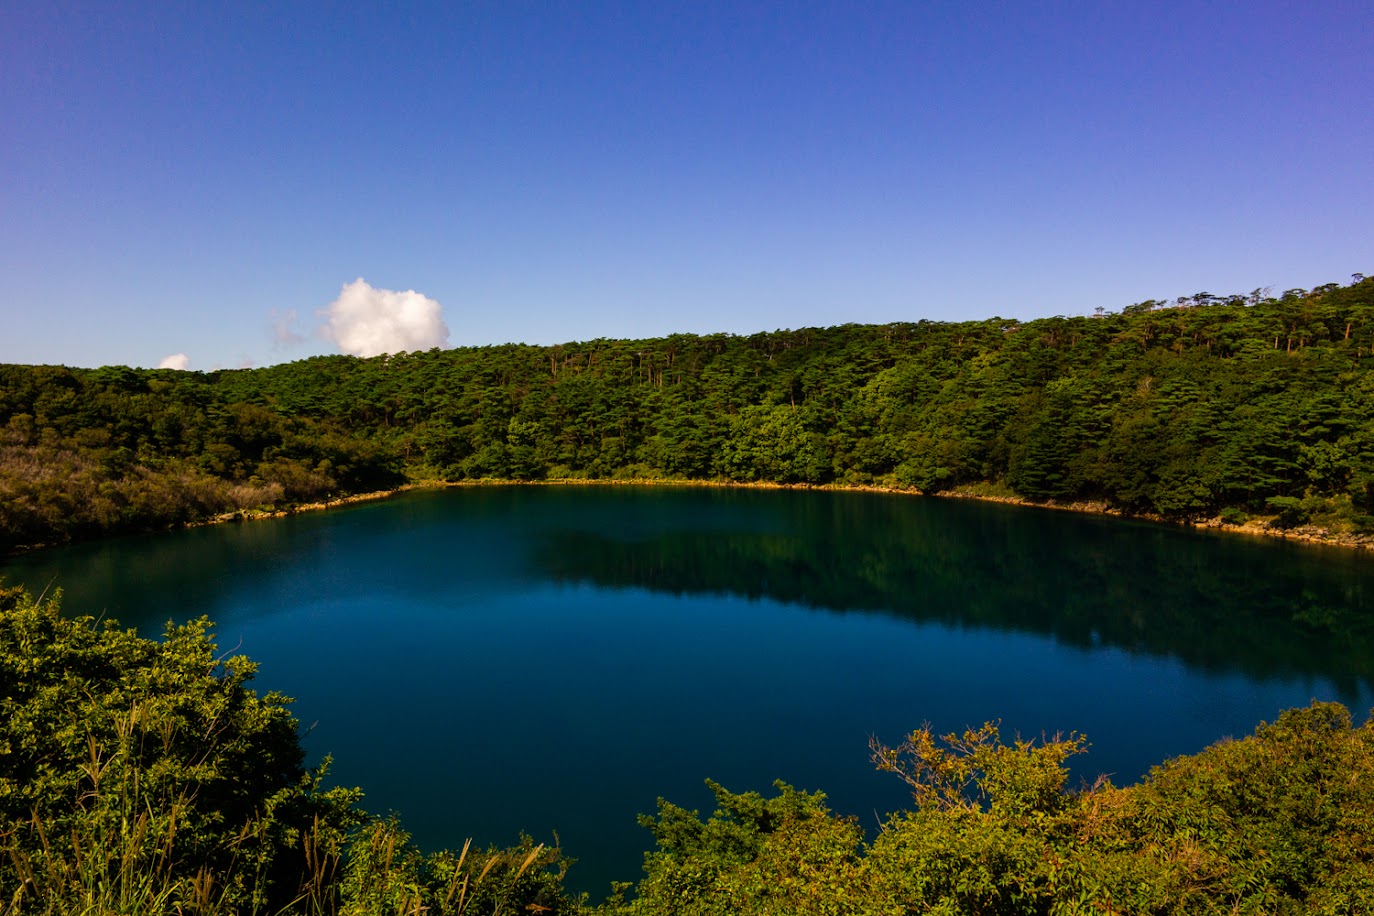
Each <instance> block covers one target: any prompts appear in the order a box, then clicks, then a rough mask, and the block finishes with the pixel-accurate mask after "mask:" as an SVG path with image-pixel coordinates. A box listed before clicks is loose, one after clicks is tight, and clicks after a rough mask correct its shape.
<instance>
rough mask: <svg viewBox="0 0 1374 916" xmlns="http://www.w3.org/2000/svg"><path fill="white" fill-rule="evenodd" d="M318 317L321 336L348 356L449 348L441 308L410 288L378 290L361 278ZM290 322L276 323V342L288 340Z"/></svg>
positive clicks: (289, 315) (292, 318) (290, 314)
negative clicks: (320, 322)
mask: <svg viewBox="0 0 1374 916" xmlns="http://www.w3.org/2000/svg"><path fill="white" fill-rule="evenodd" d="M319 314H320V316H321V317H323V318H324V326H323V327H322V328H321V329H320V333H321V334H322V336H323V337H324V338H325V339H326V340H329V341H332V342H333V343H334V344H335V345H336V346H338V348H339V349H340V350H341V351H343V352H344V353H348V354H351V355H353V356H378V355H380V354H382V353H398V352H400V351H402V350H406V351H414V350H428V349H430V348H432V347H442V346H445V345H447V344H448V325H446V324H444V307H443V306H442V305H440V304H439V303H438V302H437V301H435V300H434V299H431V298H429V297H428V296H425V295H423V294H421V293H417V292H415V290H413V289H408V290H406V291H405V292H398V291H396V290H394V289H377V288H375V287H373V286H371V285H370V284H368V282H367V281H366V280H364V279H363V278H362V277H359V278H358V279H356V280H354V281H353V282H352V283H345V284H344V286H343V289H342V290H340V291H339V298H337V299H335V300H334V301H333V302H331V303H329V305H328V306H327V307H326V308H324V309H322V310H320V313H319ZM294 321H295V313H294V312H288V313H286V315H285V316H283V317H282V318H281V319H280V320H279V321H278V323H277V325H276V326H275V333H276V337H277V340H278V341H280V342H283V343H287V342H291V337H292V336H293V335H294V332H293V331H292V330H291V324H292V323H293V322H294Z"/></svg>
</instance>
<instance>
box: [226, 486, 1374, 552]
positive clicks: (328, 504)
mask: <svg viewBox="0 0 1374 916" xmlns="http://www.w3.org/2000/svg"><path fill="white" fill-rule="evenodd" d="M483 486H516V487H525V486H635V487H652V486H667V487H732V488H745V489H749V488H752V489H760V490H831V491H844V492H855V493H887V494H892V495H898V496H931V497H933V498H937V499H972V500H977V501H979V502H992V503H1002V504H1004V505H1009V506H1029V507H1032V508H1039V509H1054V510H1057V511H1061V512H1079V513H1084V514H1088V515H1105V516H1112V517H1115V518H1125V519H1133V520H1135V521H1144V522H1154V523H1157V524H1162V525H1180V526H1183V527H1188V528H1203V529H1208V530H1212V531H1220V532H1224V533H1227V534H1240V535H1248V536H1250V537H1265V538H1278V539H1280V540H1285V541H1296V542H1299V543H1304V544H1314V545H1319V546H1323V547H1340V548H1344V549H1347V550H1374V535H1370V534H1355V533H1352V532H1335V531H1331V530H1329V529H1326V528H1322V527H1319V526H1317V525H1300V526H1297V527H1294V528H1277V527H1274V526H1273V525H1272V524H1271V522H1272V521H1273V518H1274V517H1273V516H1257V517H1254V518H1251V519H1249V520H1247V521H1246V522H1244V523H1243V524H1232V523H1230V522H1226V521H1223V520H1222V519H1221V518H1220V517H1219V516H1217V517H1213V518H1206V519H1196V520H1192V521H1186V520H1185V521H1180V520H1175V519H1166V518H1164V517H1163V516H1159V515H1154V514H1151V513H1141V514H1133V513H1127V512H1123V511H1122V510H1120V509H1117V508H1115V507H1113V506H1109V505H1108V504H1106V503H1105V502H1095V501H1067V502H1065V501H1059V500H1053V499H1050V500H1043V501H1042V500H1032V499H1026V498H1025V497H1022V496H1008V495H1002V494H993V493H980V492H978V491H977V490H973V489H967V488H957V489H953V490H945V491H942V492H939V493H930V494H927V493H923V492H922V491H920V490H916V489H910V488H903V487H888V486H881V485H874V484H833V483H832V484H807V483H774V482H771V481H758V482H748V483H741V482H737V481H724V480H674V479H668V478H657V477H654V478H626V479H600V480H595V479H585V478H559V479H554V480H461V481H449V482H441V481H417V482H414V483H409V484H405V485H404V486H400V487H396V488H395V489H391V490H380V491H377V492H374V493H358V494H354V495H352V496H344V497H340V498H338V499H331V500H327V501H324V502H316V503H308V504H304V505H299V506H292V507H290V508H286V509H279V510H270V511H262V512H249V513H245V512H232V513H226V514H225V515H222V516H219V517H217V518H215V519H211V520H207V521H205V522H200V523H199V524H217V523H220V522H228V521H244V520H248V519H255V518H280V517H283V516H287V515H293V514H295V513H297V512H311V511H322V510H328V509H333V508H338V507H340V506H346V505H352V504H355V503H360V502H370V501H373V500H378V499H387V498H388V497H391V496H395V495H397V494H398V493H403V492H407V491H410V490H417V489H444V488H448V487H483Z"/></svg>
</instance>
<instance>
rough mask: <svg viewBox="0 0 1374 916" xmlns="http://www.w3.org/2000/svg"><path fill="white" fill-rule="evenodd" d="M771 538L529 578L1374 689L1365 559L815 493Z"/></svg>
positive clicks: (566, 532)
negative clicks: (1009, 636) (721, 599)
mask: <svg viewBox="0 0 1374 916" xmlns="http://www.w3.org/2000/svg"><path fill="white" fill-rule="evenodd" d="M812 496H813V497H814V498H811V499H807V500H792V501H787V502H785V503H780V504H778V505H777V506H775V507H774V508H775V511H782V512H783V518H782V520H781V521H782V524H780V525H778V526H777V530H773V531H757V530H729V529H725V528H717V529H715V530H693V531H682V530H672V529H665V530H660V531H657V532H653V533H648V534H645V533H643V532H641V533H639V534H637V535H636V536H634V537H625V536H623V535H620V534H618V533H615V532H607V531H601V532H598V531H591V530H587V529H586V528H578V529H562V530H550V531H546V532H544V534H543V537H542V540H541V541H540V543H539V545H538V547H537V548H536V552H535V558H536V562H537V564H538V566H539V568H540V570H541V571H542V573H543V574H544V575H547V576H549V577H550V578H553V579H555V580H558V581H564V582H581V583H591V584H595V585H597V586H600V587H620V588H624V587H634V588H645V589H651V590H654V591H661V592H668V593H671V594H676V595H689V594H729V595H738V596H744V597H748V598H753V599H762V598H767V599H772V600H776V601H784V602H789V603H793V604H800V605H803V606H807V607H812V608H820V609H825V610H829V611H838V612H847V611H881V612H886V613H889V614H893V615H896V616H898V617H901V618H904V619H907V620H912V621H920V622H939V623H943V624H947V625H950V626H953V627H959V628H968V627H978V628H990V629H994V630H1003V631H1019V632H1026V633H1033V634H1040V635H1047V636H1051V637H1053V638H1054V639H1055V640H1057V641H1058V642H1060V643H1061V644H1064V645H1069V646H1075V647H1081V648H1085V649H1092V648H1097V647H1104V646H1106V647H1114V648H1119V649H1124V650H1126V651H1128V652H1131V653H1147V654H1151V655H1156V656H1167V657H1172V658H1176V659H1179V660H1181V661H1183V662H1184V663H1185V664H1187V665H1189V666H1192V667H1195V668H1199V669H1202V670H1205V671H1210V672H1239V673H1243V674H1244V675H1246V676H1248V677H1250V678H1254V679H1260V680H1263V679H1269V678H1275V677H1278V678H1292V677H1294V676H1299V677H1312V676H1319V677H1325V678H1330V679H1331V680H1333V681H1334V682H1335V683H1336V684H1337V685H1338V687H1339V688H1340V689H1341V691H1342V692H1343V693H1346V694H1348V695H1350V696H1352V697H1354V696H1356V695H1358V694H1359V693H1360V692H1361V688H1367V687H1368V686H1369V685H1370V684H1371V682H1374V605H1371V599H1370V595H1371V588H1370V587H1371V581H1374V577H1372V576H1371V570H1370V568H1369V566H1370V564H1369V563H1368V558H1366V557H1364V556H1362V555H1358V554H1356V555H1350V554H1342V553H1341V552H1339V551H1332V550H1320V549H1313V548H1306V547H1301V546H1297V545H1290V544H1283V543H1271V542H1256V541H1252V540H1248V539H1242V538H1239V537H1227V536H1220V535H1210V534H1208V533H1202V532H1194V531H1184V530H1177V529H1170V528H1165V527H1160V526H1153V525H1145V524H1132V523H1126V522H1122V521H1120V520H1110V519H1108V520H1103V519H1092V518H1083V517H1077V516H1069V515H1066V514H1063V513H1053V512H1048V511H1037V510H1025V509H1021V510H1008V509H1006V508H1003V507H1000V506H982V505H969V504H959V505H952V504H950V503H947V502H940V501H936V500H914V499H893V498H886V499H884V498H881V497H870V496H865V495H858V494H812Z"/></svg>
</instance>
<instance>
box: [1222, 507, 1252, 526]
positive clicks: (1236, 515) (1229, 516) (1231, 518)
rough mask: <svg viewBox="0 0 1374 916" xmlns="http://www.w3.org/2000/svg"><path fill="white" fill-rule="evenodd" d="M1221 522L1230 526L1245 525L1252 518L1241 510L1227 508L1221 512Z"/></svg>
mask: <svg viewBox="0 0 1374 916" xmlns="http://www.w3.org/2000/svg"><path fill="white" fill-rule="evenodd" d="M1221 520H1222V521H1223V522H1225V523H1226V524H1228V525H1244V524H1245V523H1246V522H1248V521H1249V520H1250V516H1249V515H1247V514H1246V513H1245V512H1244V511H1243V510H1241V509H1237V508H1235V507H1234V506H1227V507H1226V508H1225V509H1222V510H1221Z"/></svg>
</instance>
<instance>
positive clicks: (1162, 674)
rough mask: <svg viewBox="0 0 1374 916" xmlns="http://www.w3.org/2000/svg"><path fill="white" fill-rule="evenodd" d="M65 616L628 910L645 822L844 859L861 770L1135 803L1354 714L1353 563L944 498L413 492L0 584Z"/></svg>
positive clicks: (429, 813)
mask: <svg viewBox="0 0 1374 916" xmlns="http://www.w3.org/2000/svg"><path fill="white" fill-rule="evenodd" d="M0 572H3V574H4V575H6V576H7V577H8V578H9V580H11V581H18V582H23V583H25V584H26V585H28V586H29V588H30V589H31V590H33V591H35V592H38V591H42V590H43V589H45V588H48V587H61V588H62V589H63V591H64V599H63V605H64V607H65V608H66V610H68V611H69V612H72V613H86V614H93V615H101V614H105V615H113V616H115V617H117V618H118V619H119V620H120V621H121V622H122V623H124V624H127V625H132V626H137V627H139V628H140V630H141V631H143V632H147V633H150V634H155V633H156V632H157V631H158V630H159V629H160V628H161V626H162V625H163V624H164V623H165V622H166V621H167V620H176V621H183V620H186V619H189V618H192V617H195V616H198V615H201V614H206V615H209V616H210V617H211V618H212V619H213V620H215V621H216V622H217V624H218V630H217V631H218V636H219V640H220V643H221V646H222V647H223V648H226V649H228V648H237V651H239V652H242V653H244V654H247V655H249V656H250V657H252V658H253V659H255V660H257V661H258V662H260V663H261V668H260V670H259V674H258V680H257V683H258V687H259V689H263V690H266V689H275V690H281V691H283V692H285V693H287V694H289V695H291V696H293V697H296V699H297V702H296V704H295V706H294V709H295V712H296V714H297V716H298V717H299V718H300V719H301V720H302V722H303V723H304V724H305V725H306V726H307V727H309V728H310V731H309V734H308V735H307V737H306V744H307V747H308V748H309V749H310V751H311V753H312V755H314V756H315V757H317V758H318V757H319V756H322V755H323V754H325V753H331V754H333V755H334V758H335V763H334V767H333V771H332V772H333V774H334V776H335V778H336V780H337V781H338V782H340V783H344V784H350V785H359V786H362V787H363V788H364V790H365V791H366V793H367V800H366V804H367V806H368V807H369V808H370V809H372V810H375V811H389V810H395V811H397V812H399V813H400V814H401V816H402V819H403V821H404V823H405V825H406V827H407V828H408V829H409V830H411V831H412V832H413V833H414V835H415V837H416V839H417V840H418V841H420V842H421V843H422V844H423V845H425V846H428V847H431V848H432V847H437V846H441V845H449V846H453V845H461V843H462V841H463V839H464V838H466V837H469V836H472V837H475V838H476V841H477V842H479V843H489V842H490V843H499V844H509V843H513V842H515V841H516V839H517V835H518V832H519V831H522V830H523V831H525V832H527V833H529V834H531V835H532V836H533V837H534V838H535V839H536V840H538V841H550V840H552V839H553V833H554V831H557V832H558V835H559V837H560V838H561V840H562V844H563V846H564V848H565V850H566V851H567V852H568V853H569V854H570V855H572V856H574V857H577V858H579V859H580V860H581V862H580V864H579V865H578V866H577V867H576V868H575V869H574V871H573V873H572V875H571V879H572V880H571V883H572V884H573V885H574V886H575V887H579V888H585V889H588V890H592V891H593V892H594V893H596V894H600V893H602V892H603V891H604V890H605V888H606V886H607V882H609V881H610V880H611V879H613V878H615V879H624V880H633V879H634V878H636V877H637V875H638V873H639V865H640V862H641V857H642V853H643V851H644V850H646V849H648V848H649V847H650V844H651V837H650V836H649V835H648V833H647V832H646V831H644V830H643V829H642V828H640V827H638V826H637V825H636V823H635V815H636V814H637V813H639V812H650V811H652V810H654V803H655V799H656V798H657V797H659V796H664V797H667V798H669V799H670V800H672V801H675V802H678V803H680V804H684V805H686V806H688V807H699V808H703V809H709V807H710V804H711V798H710V794H709V792H707V791H706V789H705V788H704V786H703V780H704V779H705V778H707V777H710V778H713V779H716V780H718V781H720V782H722V783H724V784H725V785H726V786H727V787H730V788H732V789H736V790H742V789H746V788H755V789H760V790H764V789H767V788H768V787H769V786H770V785H771V783H772V781H773V780H775V779H783V780H786V781H788V782H790V783H792V784H794V785H796V786H798V787H800V788H805V789H823V790H824V791H826V792H827V794H828V795H829V797H830V802H831V804H832V807H834V808H836V809H837V810H841V811H844V812H847V813H851V814H854V815H856V816H858V817H859V818H860V819H861V821H862V822H863V823H864V824H865V825H866V826H868V827H870V828H871V827H873V826H875V825H876V824H877V822H878V819H879V817H880V815H881V814H883V813H885V812H888V811H891V810H893V809H895V808H898V807H900V806H901V805H902V804H903V803H904V802H905V801H906V800H907V796H906V794H905V792H904V791H903V789H902V785H901V784H900V783H899V782H898V781H897V780H896V779H894V778H893V777H891V776H884V775H881V774H877V773H874V772H872V770H871V767H870V765H869V763H868V760H867V741H868V737H869V736H870V735H874V734H876V735H878V736H879V737H881V738H883V739H884V740H887V741H889V742H895V741H897V740H899V739H900V737H901V735H902V734H903V733H905V732H906V731H909V730H910V729H911V728H913V727H916V726H918V725H920V724H922V723H923V722H930V723H932V724H933V725H934V726H935V727H936V728H937V729H938V730H941V731H953V730H956V729H963V728H964V727H965V726H969V725H977V724H980V723H982V722H984V721H986V720H989V719H1001V720H1002V723H1003V728H1004V730H1005V731H1006V732H1007V733H1012V732H1018V731H1019V732H1020V733H1022V734H1023V735H1039V734H1041V733H1042V732H1044V733H1053V732H1056V731H1064V732H1068V731H1075V730H1076V731H1080V732H1084V733H1086V734H1087V735H1088V737H1089V739H1090V741H1091V742H1092V751H1091V753H1090V754H1089V755H1088V756H1087V757H1085V758H1079V761H1078V772H1079V775H1081V776H1083V777H1085V778H1090V777H1092V776H1094V775H1096V774H1097V773H1099V772H1106V773H1110V774H1113V776H1114V778H1115V779H1116V780H1117V781H1118V782H1125V781H1130V780H1134V779H1136V778H1138V777H1139V776H1140V775H1142V774H1143V773H1144V772H1145V771H1146V770H1148V768H1149V767H1150V766H1151V765H1153V764H1155V763H1158V762H1160V761H1162V760H1163V759H1165V758H1167V757H1170V756H1175V755H1178V754H1183V753H1192V752H1195V751H1197V750H1200V749H1201V748H1203V747H1205V746H1206V745H1207V744H1210V743H1211V742H1213V741H1215V740H1217V739H1218V738H1221V737H1222V736H1225V735H1241V734H1245V733H1248V732H1250V731H1251V730H1253V728H1254V726H1255V725H1256V724H1257V723H1258V722H1259V721H1260V720H1272V719H1273V718H1274V717H1275V716H1276V715H1277V713H1278V712H1279V710H1281V709H1283V708H1285V707H1289V706H1295V705H1302V704H1305V703H1307V702H1308V701H1309V700H1311V699H1313V698H1321V699H1337V700H1341V701H1342V702H1345V703H1346V704H1347V705H1350V706H1351V707H1352V709H1353V710H1354V711H1355V712H1356V714H1357V715H1359V716H1363V714H1364V712H1365V711H1367V709H1368V707H1369V705H1370V703H1371V698H1374V689H1372V685H1374V600H1372V598H1371V596H1374V569H1371V562H1370V559H1369V558H1368V557H1366V556H1364V555H1361V554H1357V553H1352V552H1345V551H1338V550H1330V549H1319V548H1312V547H1307V546H1304V545H1295V544H1288V543H1283V542H1270V541H1255V540H1250V539H1245V538H1241V537H1225V536H1218V535H1213V534H1209V533H1205V532H1195V531H1188V530H1179V529H1172V528H1167V527H1162V526H1156V525H1147V524H1138V523H1132V522H1124V521H1121V520H1116V519H1101V518H1092V517H1085V516H1076V515H1071V514H1067V513H1054V512H1047V511H1040V510H1033V509H1024V508H1015V507H1007V506H1000V505H989V504H982V503H972V502H964V501H955V500H938V499H922V498H914V497H901V496H885V495H880V494H866V493H834V492H795V491H758V490H730V489H708V488H684V489H672V488H631V487H586V488H577V487H492V488H464V489H456V490H447V491H439V492H433V491H430V492H416V493H409V494H406V495H404V496H402V497H399V498H396V499H393V500H389V501H386V502H380V503H370V504H363V505H358V506H353V507H349V508H346V509H339V510H331V511H329V512H326V513H314V514H307V515H300V516H295V517H290V518H285V519H280V520H275V521H270V522H255V523H249V524H242V525H231V526H220V527H214V528H198V529H192V530H188V531H181V532H174V533H170V534H165V535H157V536H149V537H142V538H128V539H122V540H112V541H105V542H100V543H93V544H85V545H78V546H75V547H71V548H67V549H64V550H60V551H52V552H46V553H40V554H35V555H32V556H27V557H22V558H17V559H13V560H9V561H6V563H5V566H4V567H3V568H2V569H0Z"/></svg>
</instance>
